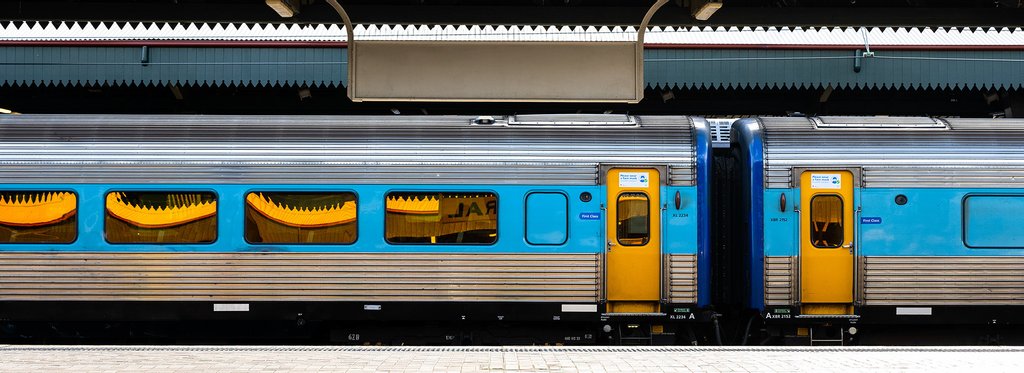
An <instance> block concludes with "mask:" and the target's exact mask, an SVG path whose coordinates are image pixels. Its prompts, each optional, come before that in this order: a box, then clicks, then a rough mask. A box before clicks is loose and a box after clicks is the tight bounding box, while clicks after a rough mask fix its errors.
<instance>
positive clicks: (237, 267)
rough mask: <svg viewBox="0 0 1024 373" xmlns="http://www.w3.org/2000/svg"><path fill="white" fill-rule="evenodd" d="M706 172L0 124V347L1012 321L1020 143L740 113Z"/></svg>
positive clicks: (94, 124)
mask: <svg viewBox="0 0 1024 373" xmlns="http://www.w3.org/2000/svg"><path fill="white" fill-rule="evenodd" d="M715 157H716V155H715V152H714V151H713V150H712V139H711V133H710V129H709V125H708V122H707V121H706V120H704V119H702V118H699V117H686V116H629V115H587V114H572V115H516V116H498V117H487V116H280V117H277V116H186V115H19V116H3V117H0V175H2V178H0V322H2V323H3V328H2V329H0V334H2V336H3V337H4V338H5V339H7V340H16V339H19V338H22V337H26V338H32V337H36V336H41V335H48V336H52V335H54V334H56V335H67V334H68V333H71V334H73V335H79V334H76V333H80V332H79V331H77V330H76V331H74V332H64V331H65V330H69V329H66V328H72V327H75V326H78V327H81V325H83V324H101V325H105V326H104V327H102V328H106V329H109V330H118V331H124V332H125V333H128V334H130V335H137V334H134V333H143V334H145V335H147V336H153V335H157V334H159V333H157V332H154V331H152V330H151V329H147V328H150V327H151V326H152V325H154V324H159V323H167V322H173V323H175V324H192V323H194V324H199V325H204V326H209V325H212V324H217V323H225V324H235V323H243V322H248V324H244V325H248V327H249V328H252V329H257V330H258V329H261V328H265V329H267V330H270V329H275V330H276V328H280V327H281V326H282V325H287V326H288V327H287V328H286V329H288V330H289V333H293V332H295V331H305V332H298V333H299V334H300V335H304V336H315V337H317V338H322V339H324V340H327V341H330V342H336V343H355V344H365V343H384V344H397V343H430V344H460V343H472V344H490V343H527V344H702V343H725V344H729V343H752V342H751V341H757V342H762V341H763V342H767V343H776V342H778V343H814V344H829V343H831V344H848V343H857V342H858V340H859V338H860V335H863V334H864V333H865V332H860V333H858V328H864V327H865V326H868V328H867V329H865V330H870V326H871V325H903V324H922V323H923V324H928V323H934V324H945V323H951V322H956V323H975V324H980V325H1016V324H1019V323H1020V322H1021V321H1022V320H1021V319H1022V316H1021V315H1022V314H1024V313H1022V312H1021V311H1024V230H1022V228H1020V226H1019V224H1016V221H1017V220H1016V217H1015V214H1014V213H1015V211H1016V209H1019V207H1024V202H1022V201H1024V184H1022V183H1024V181H1022V180H1024V122H1022V121H1013V120H969V119H932V118H847V117H820V118H819V117H815V118H755V119H744V120H741V121H738V122H737V123H735V124H734V125H733V128H732V146H731V150H730V151H729V152H727V153H722V152H720V153H718V155H717V157H718V159H717V160H716V159H714V158H715ZM718 160H723V162H719V161H718ZM726 164H729V165H731V166H729V167H717V166H719V165H726ZM713 165H715V166H714V167H713ZM713 182H714V183H715V185H712V184H713ZM712 192H715V194H714V196H713V194H712ZM713 233H714V237H713ZM211 323H212V324H211ZM69 325H70V326H69ZM752 325H756V326H757V327H756V328H754V327H752ZM102 328H101V329H102ZM172 328H173V327H172ZM55 330H60V332H54V331H55ZM250 331H254V330H250ZM733 331H734V332H733ZM154 333H155V334H154ZM302 333H307V334H302ZM732 335H739V336H740V337H738V338H731V336H732ZM754 335H757V336H756V337H754V338H756V339H751V336H754Z"/></svg>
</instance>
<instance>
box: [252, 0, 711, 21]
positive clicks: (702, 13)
mask: <svg viewBox="0 0 1024 373" xmlns="http://www.w3.org/2000/svg"><path fill="white" fill-rule="evenodd" d="M267 1H268V2H269V0H267ZM719 9H722V0H693V1H691V2H690V13H691V14H693V18H696V19H697V20H698V21H707V20H708V19H709V18H711V16H712V15H714V14H715V12H717V11H718V10H719Z"/></svg>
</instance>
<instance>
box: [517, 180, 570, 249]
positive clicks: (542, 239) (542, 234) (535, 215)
mask: <svg viewBox="0 0 1024 373" xmlns="http://www.w3.org/2000/svg"><path fill="white" fill-rule="evenodd" d="M568 233H569V198H568V197H566V195H565V194H562V193H543V192H538V193H530V194H527V195H526V242H527V243H529V244H531V245H561V244H564V243H565V241H566V239H567V238H568Z"/></svg>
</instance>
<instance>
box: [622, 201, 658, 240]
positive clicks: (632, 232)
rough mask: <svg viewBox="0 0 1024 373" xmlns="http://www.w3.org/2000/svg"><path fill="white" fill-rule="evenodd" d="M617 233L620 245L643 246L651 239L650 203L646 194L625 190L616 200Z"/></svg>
mask: <svg viewBox="0 0 1024 373" xmlns="http://www.w3.org/2000/svg"><path fill="white" fill-rule="evenodd" d="M615 204H616V207H615V216H616V217H617V220H618V221H617V222H616V226H617V232H616V233H617V234H616V237H618V241H619V244H620V245H623V246H643V245H646V244H647V242H648V241H650V239H651V227H650V224H649V222H650V215H651V203H650V199H649V198H647V194H644V193H636V192H627V193H622V194H619V198H618V200H617V201H616V203H615Z"/></svg>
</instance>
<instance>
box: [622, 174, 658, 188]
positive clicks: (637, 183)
mask: <svg viewBox="0 0 1024 373" xmlns="http://www.w3.org/2000/svg"><path fill="white" fill-rule="evenodd" d="M650 184H651V174H650V173H648V172H620V173H619V188H646V187H648V186H649V185H650Z"/></svg>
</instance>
